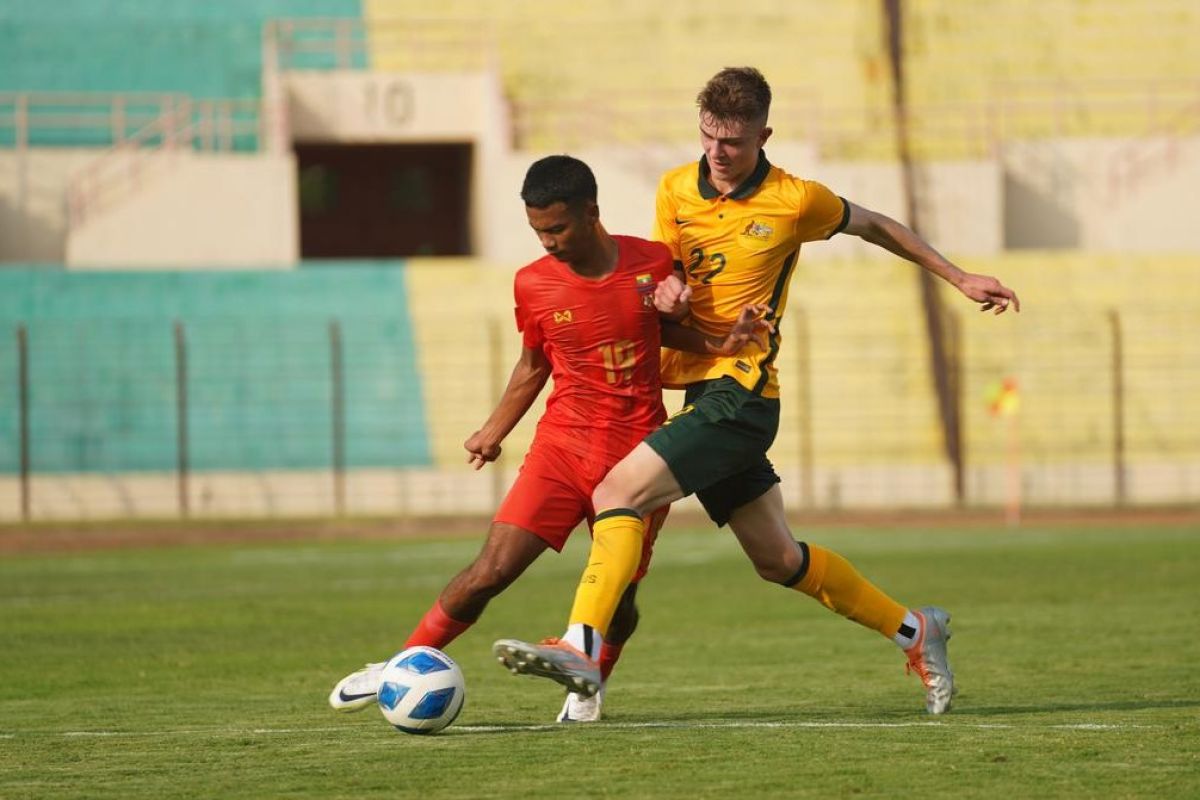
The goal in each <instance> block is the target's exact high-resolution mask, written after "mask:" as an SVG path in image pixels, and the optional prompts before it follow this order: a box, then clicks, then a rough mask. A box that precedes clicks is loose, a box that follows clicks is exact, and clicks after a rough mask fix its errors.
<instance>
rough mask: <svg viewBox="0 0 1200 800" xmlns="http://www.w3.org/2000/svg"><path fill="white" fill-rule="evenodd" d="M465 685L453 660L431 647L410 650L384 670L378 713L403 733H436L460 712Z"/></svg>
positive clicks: (392, 659)
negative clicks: (381, 713)
mask: <svg viewBox="0 0 1200 800" xmlns="http://www.w3.org/2000/svg"><path fill="white" fill-rule="evenodd" d="M466 696H467V685H466V682H465V681H464V680H463V674H462V670H461V669H459V668H458V664H455V663H454V659H452V658H450V656H448V655H446V654H445V653H443V652H442V651H441V650H437V649H434V648H432V647H410V648H408V649H407V650H404V651H402V652H399V653H397V654H396V655H394V656H392V658H391V660H390V661H388V663H387V666H385V667H384V668H383V682H382V683H381V684H380V685H379V710H380V711H381V712H383V718H384V719H386V720H387V721H388V722H390V723H391V724H392V725H393V726H394V727H395V728H396V730H398V731H403V732H404V733H437V732H438V731H440V730H442V729H443V728H445V727H446V726H447V725H449V724H450V723H451V722H454V719H455V717H457V716H458V712H460V711H462V707H463V700H464V699H465V698H466Z"/></svg>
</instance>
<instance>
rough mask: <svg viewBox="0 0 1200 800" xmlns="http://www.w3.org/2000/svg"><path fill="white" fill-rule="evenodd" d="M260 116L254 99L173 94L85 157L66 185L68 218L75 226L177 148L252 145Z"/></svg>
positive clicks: (258, 137)
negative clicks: (111, 143)
mask: <svg viewBox="0 0 1200 800" xmlns="http://www.w3.org/2000/svg"><path fill="white" fill-rule="evenodd" d="M263 124H264V117H263V114H262V113H261V104H260V103H259V101H257V100H193V99H191V98H189V97H187V96H182V95H174V96H171V97H170V99H169V101H168V100H166V99H164V101H163V103H162V104H161V105H160V107H159V113H158V114H157V115H156V116H154V117H153V118H151V119H150V121H149V122H147V123H145V124H144V125H143V126H142V127H140V128H139V129H137V130H136V131H134V132H132V133H130V134H128V135H126V136H124V137H122V138H121V139H120V140H118V141H117V142H116V143H115V144H114V146H113V147H112V148H111V149H110V150H108V151H107V152H105V153H104V154H102V155H100V156H98V157H97V158H95V159H94V160H93V161H91V162H90V163H89V164H88V165H87V166H86V167H84V168H83V169H82V170H81V171H80V172H79V173H78V174H77V175H75V176H74V177H73V179H72V180H71V182H70V184H69V185H68V187H67V198H66V199H67V218H68V224H69V225H70V227H72V228H76V227H78V226H80V225H83V224H85V223H86V222H87V220H88V219H89V218H91V217H92V216H94V215H95V214H96V213H97V212H99V211H101V210H103V209H105V208H109V207H111V206H112V205H113V204H114V203H116V202H118V201H119V200H120V199H121V198H123V197H127V196H129V194H131V193H132V192H134V191H136V190H137V188H138V187H139V186H140V185H141V184H142V183H144V182H145V181H147V180H150V179H151V178H152V176H154V175H156V174H157V173H158V172H159V171H160V170H161V169H163V168H164V167H168V166H169V165H171V164H172V159H171V158H170V156H175V155H179V154H180V153H183V152H201V153H231V152H236V151H255V150H258V149H259V143H260V142H261V141H262V139H263V136H264V134H263V130H262V127H263Z"/></svg>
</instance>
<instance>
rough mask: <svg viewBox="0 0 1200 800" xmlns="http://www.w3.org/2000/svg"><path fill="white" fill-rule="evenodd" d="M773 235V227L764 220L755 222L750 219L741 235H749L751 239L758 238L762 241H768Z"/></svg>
mask: <svg viewBox="0 0 1200 800" xmlns="http://www.w3.org/2000/svg"><path fill="white" fill-rule="evenodd" d="M774 235H775V229H774V228H772V227H771V226H770V225H768V224H766V223H765V222H756V221H755V220H750V223H749V224H748V225H746V228H745V230H743V231H742V236H749V237H750V238H751V239H758V240H759V241H762V242H767V241H770V240H771V237H772V236H774Z"/></svg>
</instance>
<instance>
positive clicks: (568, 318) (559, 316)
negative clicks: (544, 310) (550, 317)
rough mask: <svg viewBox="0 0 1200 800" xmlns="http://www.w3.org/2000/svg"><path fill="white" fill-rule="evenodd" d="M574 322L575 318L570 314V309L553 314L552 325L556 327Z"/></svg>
mask: <svg viewBox="0 0 1200 800" xmlns="http://www.w3.org/2000/svg"><path fill="white" fill-rule="evenodd" d="M574 321H575V317H574V316H573V315H572V314H571V309H569V308H568V309H567V310H566V311H555V312H554V323H555V324H556V325H561V324H563V323H564V322H574Z"/></svg>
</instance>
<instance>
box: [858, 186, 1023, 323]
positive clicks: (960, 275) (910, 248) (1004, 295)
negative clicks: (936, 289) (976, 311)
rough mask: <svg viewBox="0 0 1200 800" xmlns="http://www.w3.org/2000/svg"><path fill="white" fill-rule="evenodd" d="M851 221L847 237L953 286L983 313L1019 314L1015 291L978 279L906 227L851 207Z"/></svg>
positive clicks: (982, 277) (987, 278)
mask: <svg viewBox="0 0 1200 800" xmlns="http://www.w3.org/2000/svg"><path fill="white" fill-rule="evenodd" d="M849 205H850V220H849V221H848V222H847V224H846V227H845V233H849V234H853V235H854V236H857V237H859V238H860V239H862V240H863V241H866V242H870V243H871V244H873V245H875V246H877V247H882V248H883V249H884V250H887V251H889V252H891V253H895V254H896V255H898V256H900V257H901V258H904V259H907V260H909V261H911V262H913V263H914V264H919V265H920V266H922V267H924V268H925V269H927V270H929V271H930V272H932V273H933V274H934V275H937V276H938V277H939V278H942V279H943V280H945V281H946V282H948V283H950V284H951V285H953V286H954V287H955V288H956V289H958V290H959V291H960V292H962V293H963V294H964V295H966V296H967V297H969V298H970V299H971V300H974V301H975V302H976V303H979V304H980V306H981V308H980V310H981V311H992V310H993V309H994V313H996V314H1003V313H1004V312H1005V311H1007V310H1008V307H1009V306H1010V305H1011V306H1012V308H1013V310H1014V311H1017V312H1020V310H1021V301H1020V300H1018V299H1017V295H1016V293H1015V292H1013V290H1012V289H1009V288H1008V287H1007V286H1004V285H1003V284H1002V283H1000V281H998V280H996V279H995V278H993V277H992V276H990V275H976V274H974V273H972V272H966V271H965V270H962V269H960V268H959V267H957V266H955V265H954V264H952V263H951V262H950V261H949V260H947V259H946V258H945V256H943V255H942V254H941V253H939V252H938V251H937V250H934V249H933V247H931V246H930V245H929V243H928V242H926V241H925V240H924V239H922V238H921V237H920V236H917V234H915V233H913V232H912V231H911V230H910V229H909V228H908V227H907V226H905V225H903V224H901V223H899V222H897V221H896V220H894V219H892V218H891V217H889V216H886V215H884V214H880V213H879V212H877V211H871V210H870V209H866V208H863V207H862V206H859V205H855V204H854V203H849Z"/></svg>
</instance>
